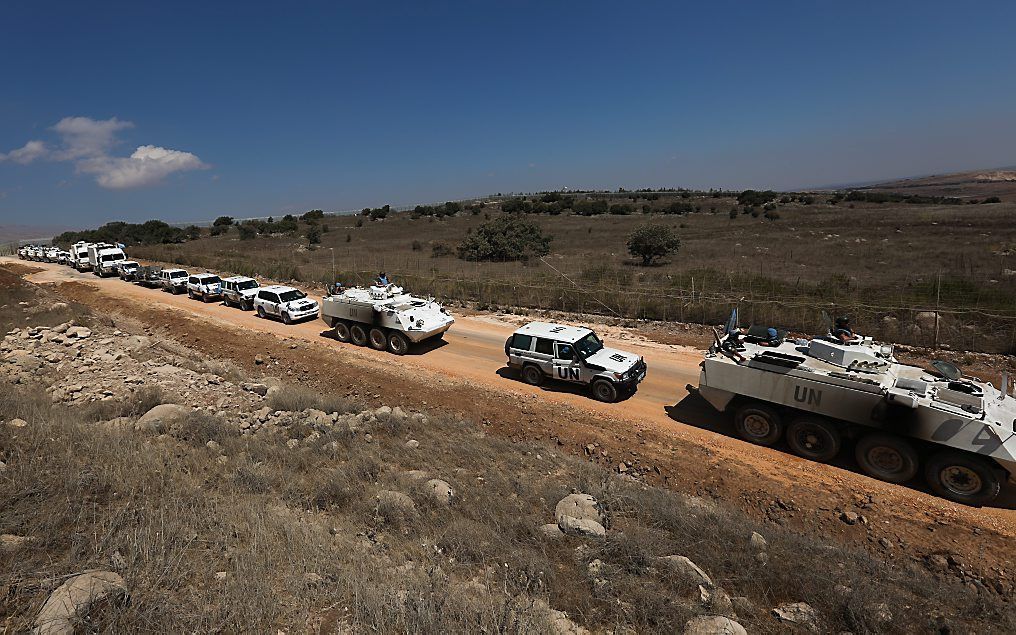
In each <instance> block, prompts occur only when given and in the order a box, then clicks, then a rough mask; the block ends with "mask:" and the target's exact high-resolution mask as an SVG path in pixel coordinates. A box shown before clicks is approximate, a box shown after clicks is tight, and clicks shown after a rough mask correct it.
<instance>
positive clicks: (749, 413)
mask: <svg viewBox="0 0 1016 635" xmlns="http://www.w3.org/2000/svg"><path fill="white" fill-rule="evenodd" d="M734 430H735V431H736V432H737V436H739V437H741V438H742V439H744V440H745V441H748V442H749V443H754V444H755V445H761V446H764V447H769V446H771V445H773V444H775V443H776V442H777V441H779V440H780V438H781V437H783V418H782V417H780V413H778V412H776V410H774V409H773V408H770V407H769V406H767V405H765V404H762V403H758V402H751V403H747V404H745V405H743V406H741V407H740V408H738V410H737V413H736V414H735V415H734Z"/></svg>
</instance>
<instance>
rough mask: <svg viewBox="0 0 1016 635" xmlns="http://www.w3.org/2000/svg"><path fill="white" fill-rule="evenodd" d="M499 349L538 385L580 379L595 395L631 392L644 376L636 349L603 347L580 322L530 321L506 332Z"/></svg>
mask: <svg viewBox="0 0 1016 635" xmlns="http://www.w3.org/2000/svg"><path fill="white" fill-rule="evenodd" d="M504 352H505V355H507V356H508V366H510V367H511V368H514V369H516V370H519V371H521V373H522V380H523V381H525V382H526V383H527V384H532V385H534V386H539V385H540V384H542V383H543V382H544V381H545V380H546V379H547V378H554V379H557V380H560V381H566V382H571V383H575V384H583V385H586V386H589V387H590V388H591V389H592V392H593V396H594V397H596V398H597V399H598V400H600V401H606V402H612V401H617V400H618V398H619V397H620V396H622V395H623V394H626V393H629V392H635V390H636V389H637V388H638V385H639V382H641V381H642V380H643V379H645V377H646V363H645V361H644V360H643V359H642V357H641V356H640V355H635V354H633V353H626V352H625V351H619V350H617V349H613V348H607V347H605V346H604V345H603V342H601V341H600V338H598V337H597V336H596V333H594V332H593V331H592V330H590V329H587V328H585V327H583V326H565V325H562V324H550V323H547V322H530V323H529V324H526V325H525V326H523V327H521V328H519V329H518V330H517V331H515V333H513V334H512V336H511V337H509V338H508V341H507V342H505V344H504Z"/></svg>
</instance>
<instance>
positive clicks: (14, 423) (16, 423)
mask: <svg viewBox="0 0 1016 635" xmlns="http://www.w3.org/2000/svg"><path fill="white" fill-rule="evenodd" d="M7 425H8V426H10V427H12V428H24V427H25V426H27V425H28V422H27V421H25V420H24V419H11V420H10V421H8V422H7Z"/></svg>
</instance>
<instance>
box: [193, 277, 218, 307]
mask: <svg viewBox="0 0 1016 635" xmlns="http://www.w3.org/2000/svg"><path fill="white" fill-rule="evenodd" d="M187 297H189V298H190V299H191V300H201V301H202V302H208V300H209V299H214V298H220V297H222V278H220V277H219V276H217V275H215V274H214V273H193V274H191V275H190V276H188V277H187Z"/></svg>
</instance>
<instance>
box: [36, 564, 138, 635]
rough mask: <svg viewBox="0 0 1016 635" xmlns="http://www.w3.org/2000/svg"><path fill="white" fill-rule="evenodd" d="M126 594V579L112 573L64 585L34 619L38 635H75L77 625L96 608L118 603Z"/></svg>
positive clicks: (76, 578)
mask: <svg viewBox="0 0 1016 635" xmlns="http://www.w3.org/2000/svg"><path fill="white" fill-rule="evenodd" d="M126 593H127V587H126V586H124V581H123V578H122V577H120V575H119V574H117V573H114V572H112V571H90V572H88V573H82V574H80V575H76V576H74V577H72V578H70V579H68V580H67V581H66V582H64V583H63V584H61V585H60V586H59V587H58V588H57V589H56V590H55V591H53V593H52V594H50V596H49V599H47V600H46V603H45V604H44V605H43V606H42V610H41V611H39V615H38V616H37V617H36V618H35V630H34V631H33V632H34V633H35V634H36V635H72V634H73V633H74V629H75V625H76V624H77V623H78V622H79V621H80V620H81V619H82V618H84V617H85V616H87V614H88V611H89V610H90V609H91V608H92V606H94V605H95V604H97V603H99V602H102V601H111V602H116V601H118V600H120V599H122V598H123V597H124V596H125V595H126Z"/></svg>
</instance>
